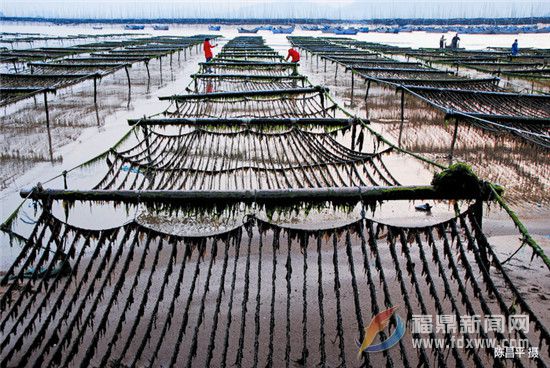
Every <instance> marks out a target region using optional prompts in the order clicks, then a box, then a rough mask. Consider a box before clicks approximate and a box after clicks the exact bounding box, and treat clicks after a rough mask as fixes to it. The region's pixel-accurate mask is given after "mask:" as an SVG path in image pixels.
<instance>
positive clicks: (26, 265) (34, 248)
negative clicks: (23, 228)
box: [0, 224, 49, 332]
mask: <svg viewBox="0 0 550 368" xmlns="http://www.w3.org/2000/svg"><path fill="white" fill-rule="evenodd" d="M48 227H49V226H47V224H44V226H43V227H42V230H41V231H40V234H39V235H38V237H37V238H36V240H35V241H34V242H33V241H32V238H29V240H28V242H29V243H32V245H33V246H32V249H31V251H30V253H29V255H28V257H27V258H26V259H25V262H24V263H23V265H22V266H21V269H20V270H19V272H18V273H17V275H13V281H12V282H11V284H10V285H9V286H8V288H7V289H6V291H5V292H4V295H2V299H1V300H0V308H2V311H4V306H6V305H7V304H8V299H11V294H12V292H13V290H14V289H15V288H16V286H17V288H18V289H22V290H23V294H24V293H26V292H27V291H28V289H30V282H31V280H30V279H29V280H27V282H26V283H25V286H24V287H23V288H21V287H20V286H19V285H20V281H23V280H24V278H23V275H24V273H25V270H26V269H28V268H29V266H30V264H31V263H32V262H33V261H34V259H35V258H36V255H37V252H38V250H39V249H41V245H40V244H42V239H43V238H44V234H45V233H46V230H47V229H48ZM44 253H47V252H44ZM42 256H44V254H43V255H42ZM8 272H10V271H8ZM11 272H12V273H13V271H11ZM7 275H8V274H6V276H5V277H4V278H5V279H7V280H9V276H7ZM7 280H6V282H5V283H2V285H6V284H7ZM18 299H19V298H18ZM15 307H17V305H15V306H11V308H10V310H9V312H8V313H7V316H6V317H4V319H3V320H2V322H1V323H0V331H2V332H3V330H4V326H5V324H6V323H7V320H8V317H9V316H10V315H11V314H12V313H13V312H14V309H16V308H15Z"/></svg>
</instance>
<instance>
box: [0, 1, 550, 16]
mask: <svg viewBox="0 0 550 368" xmlns="http://www.w3.org/2000/svg"><path fill="white" fill-rule="evenodd" d="M0 4H1V5H0V11H1V12H2V13H4V15H6V16H41V17H67V18H331V19H370V18H461V17H466V18H472V17H531V16H535V17H541V16H550V0H455V1H451V0H419V1H416V0H298V1H290V0H279V1H277V0H263V1H260V0H193V1H191V0H34V1H30V0H0Z"/></svg>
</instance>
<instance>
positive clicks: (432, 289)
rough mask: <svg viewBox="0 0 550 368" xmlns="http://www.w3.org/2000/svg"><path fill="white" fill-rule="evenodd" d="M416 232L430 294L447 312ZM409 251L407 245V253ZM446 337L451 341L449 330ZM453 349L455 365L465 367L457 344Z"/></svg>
mask: <svg viewBox="0 0 550 368" xmlns="http://www.w3.org/2000/svg"><path fill="white" fill-rule="evenodd" d="M412 231H414V232H415V241H416V244H417V245H418V251H419V254H420V259H421V261H422V274H423V275H424V277H425V279H426V283H427V284H428V288H429V290H430V295H431V296H432V298H433V300H434V304H435V307H436V309H437V312H438V314H445V312H444V310H443V306H442V305H441V301H440V300H439V296H438V295H437V290H436V287H435V284H434V280H433V278H432V274H431V271H430V266H429V264H428V260H427V258H426V253H425V252H424V245H423V244H422V239H421V238H420V234H419V232H418V231H416V230H412ZM408 252H409V250H408V247H407V253H408ZM445 338H446V339H447V342H448V341H450V334H449V333H448V332H445ZM451 351H452V354H453V357H454V359H455V365H456V367H460V368H463V367H464V362H463V361H462V357H461V356H460V354H459V352H458V350H457V348H456V346H452V347H451Z"/></svg>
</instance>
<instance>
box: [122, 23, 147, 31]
mask: <svg viewBox="0 0 550 368" xmlns="http://www.w3.org/2000/svg"><path fill="white" fill-rule="evenodd" d="M124 29H125V30H127V31H139V30H142V29H145V26H143V25H138V24H127V25H125V26H124Z"/></svg>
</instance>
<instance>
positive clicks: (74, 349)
mask: <svg viewBox="0 0 550 368" xmlns="http://www.w3.org/2000/svg"><path fill="white" fill-rule="evenodd" d="M150 239H151V235H150V234H148V236H147V241H146V246H147V247H148V245H149V242H150ZM123 250H124V247H123V246H121V245H120V246H119V247H118V249H117V251H116V253H115V256H114V258H113V260H112V262H111V265H110V266H109V269H108V270H107V274H106V276H105V278H104V279H103V283H102V284H101V286H100V288H99V291H98V293H97V295H96V297H95V298H94V301H93V303H92V306H91V307H90V310H89V311H88V314H87V316H86V318H85V319H84V323H82V328H81V329H80V330H79V328H78V327H80V325H81V323H80V318H81V316H82V314H83V312H84V308H85V306H84V305H83V303H84V302H85V301H86V299H87V298H88V295H89V297H91V296H92V295H93V294H87V297H86V298H85V299H84V300H83V301H82V307H81V308H80V311H79V312H78V314H79V315H80V316H79V317H78V320H79V322H78V327H77V330H79V333H78V335H77V337H76V338H75V339H73V341H71V339H72V337H73V336H72V332H71V329H69V330H68V331H67V334H66V335H65V336H68V339H67V345H68V346H67V350H66V353H65V354H63V355H67V358H66V359H67V360H66V362H65V364H64V366H68V365H69V363H70V362H71V361H72V359H73V358H74V357H75V356H76V352H77V349H78V346H79V344H80V342H81V341H82V340H83V338H84V335H85V333H86V330H87V328H88V325H90V326H91V327H92V328H93V319H94V315H95V309H96V308H97V304H98V303H99V301H100V300H101V298H102V295H103V290H104V287H105V285H107V283H108V282H109V280H110V279H111V277H112V275H114V273H113V271H114V270H115V268H116V266H117V265H118V261H119V259H120V257H121V256H122V253H123ZM145 253H146V252H144V254H145ZM126 257H127V258H126V259H128V258H130V259H132V258H133V251H132V252H128V254H127V256H126ZM104 258H109V257H104ZM144 258H145V255H144V256H143V257H142V261H143V259H144ZM107 262H108V261H107ZM107 264H108V263H106V264H105V266H107ZM101 268H103V267H101ZM138 270H141V267H140V268H138ZM138 274H139V271H138ZM123 277H124V274H122V273H121V274H119V279H120V278H123ZM96 279H100V277H96ZM94 282H95V280H94ZM94 292H95V290H94V291H92V293H94ZM76 319H77V318H75V319H74V320H73V323H74V321H75V320H76ZM71 343H72V348H71V345H70V344H71ZM95 345H96V344H94V343H92V346H91V348H92V349H95ZM61 347H62V344H60V348H61ZM58 352H59V354H62V351H61V350H59V349H58ZM52 362H53V361H50V364H52ZM59 363H61V361H59Z"/></svg>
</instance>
